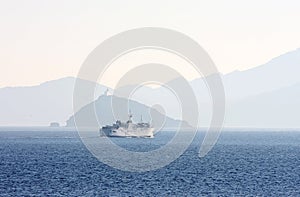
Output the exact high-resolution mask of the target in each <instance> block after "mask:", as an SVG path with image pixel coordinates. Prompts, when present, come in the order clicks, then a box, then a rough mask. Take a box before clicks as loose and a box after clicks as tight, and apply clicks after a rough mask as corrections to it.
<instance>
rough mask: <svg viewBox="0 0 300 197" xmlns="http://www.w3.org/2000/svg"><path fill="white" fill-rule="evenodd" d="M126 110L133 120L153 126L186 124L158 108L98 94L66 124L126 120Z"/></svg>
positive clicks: (97, 123) (102, 124) (70, 125)
mask: <svg viewBox="0 0 300 197" xmlns="http://www.w3.org/2000/svg"><path fill="white" fill-rule="evenodd" d="M113 106H115V107H113ZM128 111H131V113H132V114H133V121H134V122H139V121H140V119H141V118H142V120H143V121H144V122H151V125H152V126H154V127H155V128H161V127H164V128H171V127H172V128H173V127H178V126H179V125H180V124H181V123H182V126H187V123H185V122H181V121H179V120H174V119H171V118H169V117H165V116H164V115H163V114H162V111H160V110H159V109H156V108H151V107H148V106H146V105H143V104H141V103H139V102H136V101H132V100H127V99H125V98H121V97H117V96H106V95H102V96H100V97H99V98H98V99H97V100H96V101H94V102H92V103H90V104H88V105H86V106H84V107H83V108H81V109H80V110H79V111H78V112H77V113H75V114H74V115H73V116H71V117H70V118H69V119H68V120H67V126H68V127H74V126H75V120H76V125H77V126H78V125H80V126H82V127H94V126H97V125H99V127H100V126H104V125H111V124H112V123H114V122H115V121H116V120H121V121H127V120H128ZM94 112H96V116H94V114H95V113H94Z"/></svg>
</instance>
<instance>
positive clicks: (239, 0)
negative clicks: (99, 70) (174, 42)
mask: <svg viewBox="0 0 300 197" xmlns="http://www.w3.org/2000/svg"><path fill="white" fill-rule="evenodd" d="M299 10H300V1H299V0H252V1H243V0H219V1H217V0H207V1H201V0H195V1H175V0H163V1H162V0H151V1H142V0H135V1H129V0H128V1H125V0H107V1H100V0H95V1H83V0H82V1H75V0H48V1H45V0H27V1H22V0H20V1H16V0H10V1H5V0H1V1H0V24H1V26H0V32H1V37H0V43H1V44H0V53H1V56H0V57H1V58H0V87H4V86H20V85H33V84H38V83H40V82H44V81H47V80H52V79H57V78H60V77H65V76H76V74H77V72H78V70H79V68H80V65H81V64H82V62H83V61H84V59H85V58H86V56H87V55H88V54H89V53H90V51H91V50H93V49H94V48H95V47H96V46H97V45H98V44H100V43H101V42H102V41H103V40H105V39H106V38H108V37H110V36H112V35H114V34H117V33H119V32H122V31H125V30H129V29H132V28H138V27H144V26H156V27H165V28H171V29H174V30H177V31H180V32H182V33H185V34H187V35H189V36H190V37H192V38H193V39H195V40H196V41H197V42H198V43H199V44H200V45H202V47H203V48H204V49H205V50H207V51H208V53H209V54H210V56H211V57H212V58H213V60H214V62H215V63H216V65H217V67H218V68H219V70H220V71H221V72H223V73H228V72H231V71H233V70H244V69H248V68H251V67H253V66H257V65H260V64H263V63H265V62H266V61H268V60H270V59H271V58H273V57H276V56H278V55H280V54H283V53H285V52H288V51H291V50H295V49H296V48H299V47H300V36H299V35H300V25H299V24H300V11H299Z"/></svg>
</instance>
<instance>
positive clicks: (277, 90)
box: [0, 49, 300, 128]
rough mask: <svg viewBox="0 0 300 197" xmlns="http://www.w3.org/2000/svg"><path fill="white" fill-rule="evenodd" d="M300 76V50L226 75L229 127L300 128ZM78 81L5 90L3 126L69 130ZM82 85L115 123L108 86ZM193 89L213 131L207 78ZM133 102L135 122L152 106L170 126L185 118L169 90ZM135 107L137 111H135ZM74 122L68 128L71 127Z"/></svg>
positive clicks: (146, 90) (204, 122) (0, 101)
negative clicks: (107, 96)
mask: <svg viewBox="0 0 300 197" xmlns="http://www.w3.org/2000/svg"><path fill="white" fill-rule="evenodd" d="M299 73H300V49H297V50H294V51H291V52H289V53H286V54H283V55H281V56H279V57H276V58H274V59H272V60H270V61H269V62H267V63H266V64H263V65H261V66H258V67H255V68H252V69H249V70H245V71H235V72H232V73H229V74H226V75H221V77H222V79H223V84H224V89H225V94H226V100H227V105H226V119H225V126H230V127H231V126H238V127H285V128H286V127H300V125H299V122H300V121H299V119H298V116H299V115H298V112H299V110H300V109H299V106H300V103H299V101H298V100H300V99H299V98H300V88H299V86H300V77H299ZM208 77H209V76H208ZM75 82H76V79H75V78H73V77H67V78H62V79H58V80H54V81H49V82H46V83H42V84H40V85H37V86H31V87H7V88H1V89H0V109H1V110H0V126H48V125H49V124H50V122H59V123H60V124H61V125H64V124H65V121H66V120H68V119H69V118H70V117H71V116H72V115H73V114H74V112H73V106H72V105H73V102H72V101H73V100H72V99H73V89H74V85H75ZM78 82H79V83H80V84H81V85H82V86H83V87H94V86H96V91H95V100H96V102H95V103H96V104H97V106H101V107H100V108H101V109H102V108H103V110H100V108H97V109H98V110H100V111H99V112H98V111H97V113H98V116H99V117H101V119H103V121H104V122H103V123H105V124H111V122H112V121H114V119H113V117H112V114H111V113H110V110H111V109H109V106H110V105H106V104H108V103H107V101H102V100H101V99H100V100H99V99H97V98H98V97H99V96H100V95H102V94H103V92H104V91H105V90H106V89H107V87H105V86H102V85H99V84H96V85H95V84H94V83H92V82H89V81H85V80H78ZM178 82H180V80H177V81H176V79H175V80H173V81H170V82H169V83H170V84H173V85H174V84H175V85H176V83H178ZM190 85H191V87H192V89H193V90H194V92H195V96H196V97H197V100H198V102H199V106H198V108H199V115H200V118H199V121H200V125H201V126H208V124H209V121H210V116H211V113H212V110H211V102H210V95H209V92H208V90H207V87H206V84H205V81H204V78H199V79H196V80H193V81H191V82H190ZM87 89H88V88H87ZM125 90H126V87H125ZM130 99H131V101H130V103H132V105H134V107H132V109H131V110H133V113H134V114H136V115H137V117H138V118H137V117H136V118H137V120H136V121H138V119H139V116H140V115H143V117H144V119H145V120H146V119H147V118H148V119H149V112H148V111H149V110H150V107H148V106H153V105H161V106H163V107H164V111H163V110H160V111H159V112H160V113H164V112H165V113H166V115H167V116H168V117H170V118H168V124H169V125H173V124H177V123H178V121H176V119H180V113H181V111H180V110H181V109H180V101H178V98H177V95H176V94H174V93H173V92H170V91H169V90H168V89H167V88H166V87H159V88H153V87H142V88H139V89H137V90H136V92H135V93H134V94H133V95H132V96H131V98H130ZM120 102H121V103H122V101H120ZM98 104H99V105H98ZM87 105H88V106H90V105H89V103H83V104H82V105H81V106H80V107H83V108H82V109H81V110H80V111H81V113H83V111H84V109H85V110H86V109H88V108H89V107H84V106H87ZM80 107H79V109H80ZM191 107H193V106H191ZM134 108H137V109H138V110H137V111H134V110H135V109H134ZM124 109H125V108H124ZM82 110H83V111H82ZM150 111H151V110H150ZM152 111H153V110H152ZM156 111H157V110H156ZM127 112H128V111H126V110H125V111H123V112H122V117H119V118H120V119H122V120H124V119H126V118H127ZM158 117H160V116H159V115H158ZM71 119H72V118H71ZM71 119H69V121H68V125H71V124H72V123H71V122H72V121H71Z"/></svg>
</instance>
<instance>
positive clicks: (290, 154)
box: [0, 131, 300, 196]
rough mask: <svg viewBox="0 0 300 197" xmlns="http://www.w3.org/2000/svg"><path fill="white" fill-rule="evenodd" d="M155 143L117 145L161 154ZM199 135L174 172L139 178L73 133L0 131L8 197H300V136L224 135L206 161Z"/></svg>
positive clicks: (0, 176) (2, 179)
mask: <svg viewBox="0 0 300 197" xmlns="http://www.w3.org/2000/svg"><path fill="white" fill-rule="evenodd" d="M169 137H170V133H169V132H166V133H160V134H159V135H158V136H157V137H156V138H154V139H120V138H119V139H117V141H116V143H118V144H120V145H122V146H123V147H125V148H128V149H131V150H132V149H136V150H137V151H145V150H147V149H155V148H157V147H159V146H161V145H162V144H163V143H164V142H166V141H168V140H169ZM202 139H203V133H199V134H198V135H197V136H196V138H195V140H194V142H193V144H192V145H191V146H190V147H189V149H188V150H187V151H186V152H185V153H184V154H183V155H182V156H181V157H180V158H179V159H177V160H176V161H174V162H173V163H171V164H170V165H168V166H166V167H164V168H162V169H159V170H156V171H151V172H145V173H132V172H123V171H119V170H116V169H113V168H111V167H109V166H107V165H105V164H102V163H101V162H99V161H98V160H97V159H96V158H94V157H93V156H92V155H91V153H89V152H88V150H87V149H86V148H85V146H84V145H83V144H82V142H81V141H80V139H79V138H78V136H77V133H76V132H71V131H65V132H64V131H60V132H58V131H52V132H50V131H49V132H47V131H11V132H6V131H0V194H1V196H31V195H32V196H47V195H51V196H52V195H53V196H54V195H55V196H95V195H99V196H183V195H184V196H199V195H202V196H203V195H213V196H245V195H250V196H288V195H289V196H299V195H300V132H223V133H222V135H221V137H220V138H219V141H218V143H217V145H216V146H215V147H214V148H213V150H212V151H211V152H210V153H209V154H208V155H207V156H206V157H204V158H201V159H200V158H199V157H198V156H197V152H198V149H199V144H200V143H201V141H202Z"/></svg>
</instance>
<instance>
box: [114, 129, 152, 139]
mask: <svg viewBox="0 0 300 197" xmlns="http://www.w3.org/2000/svg"><path fill="white" fill-rule="evenodd" d="M153 132H154V129H153V128H136V129H124V128H119V129H113V130H112V131H111V132H110V133H109V134H108V135H109V136H110V137H148V138H153V136H154V134H153Z"/></svg>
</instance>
